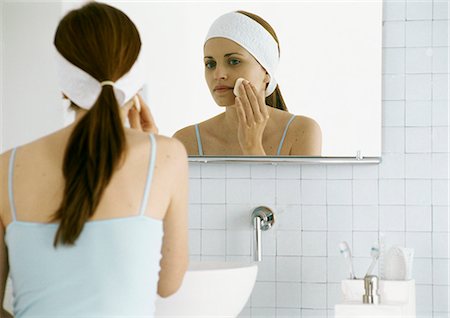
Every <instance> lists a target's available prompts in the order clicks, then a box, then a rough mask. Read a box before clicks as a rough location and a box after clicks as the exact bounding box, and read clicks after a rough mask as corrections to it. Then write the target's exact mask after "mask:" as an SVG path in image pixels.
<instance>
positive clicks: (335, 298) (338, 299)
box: [322, 284, 343, 318]
mask: <svg viewBox="0 0 450 318" xmlns="http://www.w3.org/2000/svg"><path fill="white" fill-rule="evenodd" d="M327 287H328V290H327V307H328V308H329V309H334V305H337V304H340V303H342V302H343V296H342V291H341V284H328V286H327ZM322 317H324V316H322ZM329 317H330V316H329ZM331 317H334V315H333V316H331ZM331 317H330V318H331Z"/></svg>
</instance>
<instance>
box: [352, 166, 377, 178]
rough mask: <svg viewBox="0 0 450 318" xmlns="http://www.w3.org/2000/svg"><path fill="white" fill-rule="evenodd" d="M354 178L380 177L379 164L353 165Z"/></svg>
mask: <svg viewBox="0 0 450 318" xmlns="http://www.w3.org/2000/svg"><path fill="white" fill-rule="evenodd" d="M353 179H378V164H375V165H371V164H367V165H365V164H364V165H353Z"/></svg>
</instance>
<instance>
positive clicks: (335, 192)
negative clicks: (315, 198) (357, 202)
mask: <svg viewBox="0 0 450 318" xmlns="http://www.w3.org/2000/svg"><path fill="white" fill-rule="evenodd" d="M327 203H328V204H352V181H350V180H328V181H327Z"/></svg>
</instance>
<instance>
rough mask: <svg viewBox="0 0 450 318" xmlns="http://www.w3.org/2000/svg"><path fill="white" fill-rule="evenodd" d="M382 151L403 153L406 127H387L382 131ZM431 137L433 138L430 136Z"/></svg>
mask: <svg viewBox="0 0 450 318" xmlns="http://www.w3.org/2000/svg"><path fill="white" fill-rule="evenodd" d="M382 133H383V143H382V152H383V154H385V153H403V152H404V151H405V129H404V128H403V127H402V128H397V127H385V128H384V129H383V131H382ZM430 139H431V138H430Z"/></svg>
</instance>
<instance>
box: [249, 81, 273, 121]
mask: <svg viewBox="0 0 450 318" xmlns="http://www.w3.org/2000/svg"><path fill="white" fill-rule="evenodd" d="M251 87H252V91H253V94H255V96H256V98H257V100H258V105H259V111H260V113H261V115H262V117H263V120H265V119H269V110H268V109H267V105H266V96H265V95H264V92H263V93H262V94H258V92H257V91H256V87H255V86H253V85H251Z"/></svg>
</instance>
